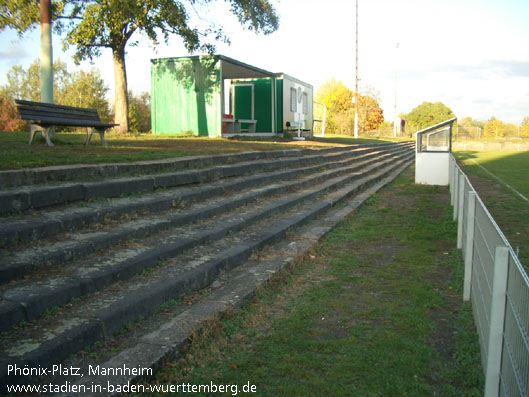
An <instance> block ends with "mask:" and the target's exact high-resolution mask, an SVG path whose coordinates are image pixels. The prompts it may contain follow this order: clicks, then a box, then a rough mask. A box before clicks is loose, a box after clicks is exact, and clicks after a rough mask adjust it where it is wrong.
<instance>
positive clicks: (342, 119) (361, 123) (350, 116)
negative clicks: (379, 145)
mask: <svg viewBox="0 0 529 397" xmlns="http://www.w3.org/2000/svg"><path fill="white" fill-rule="evenodd" d="M353 95H354V94H353V91H351V90H350V89H349V88H347V87H346V86H345V85H344V84H343V83H342V82H341V81H337V80H336V79H335V78H332V79H331V80H329V81H327V82H326V83H325V84H323V85H322V86H321V87H319V88H318V90H317V92H316V95H315V98H316V101H317V102H321V103H324V104H325V105H326V106H327V116H326V120H325V123H326V126H325V130H326V131H328V132H329V133H331V134H332V133H335V134H352V133H353V131H354V114H355V113H354V112H355V109H354V104H353ZM373 96H375V95H374V94H372V93H370V94H368V95H358V128H359V130H360V131H361V132H365V131H369V130H373V129H376V128H378V126H379V125H380V124H381V123H382V122H383V121H384V116H383V115H382V109H381V108H380V106H379V104H378V101H377V100H376V98H374V97H373Z"/></svg>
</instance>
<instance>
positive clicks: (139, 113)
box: [129, 91, 151, 133]
mask: <svg viewBox="0 0 529 397" xmlns="http://www.w3.org/2000/svg"><path fill="white" fill-rule="evenodd" d="M129 98H130V103H129V115H130V129H131V130H132V131H134V132H140V133H144V132H149V131H150V130H151V98H150V95H149V93H148V92H143V93H141V94H139V95H134V94H133V93H132V92H130V91H129Z"/></svg>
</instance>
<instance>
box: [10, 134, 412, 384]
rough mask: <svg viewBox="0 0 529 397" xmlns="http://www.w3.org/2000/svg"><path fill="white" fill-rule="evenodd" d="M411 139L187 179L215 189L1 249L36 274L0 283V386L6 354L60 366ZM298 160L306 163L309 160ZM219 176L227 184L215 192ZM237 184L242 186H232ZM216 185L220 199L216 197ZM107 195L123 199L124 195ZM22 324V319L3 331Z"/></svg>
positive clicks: (305, 217) (362, 181)
mask: <svg viewBox="0 0 529 397" xmlns="http://www.w3.org/2000/svg"><path fill="white" fill-rule="evenodd" d="M411 147H412V146H410V145H403V144H394V145H385V146H383V147H379V148H377V149H383V150H376V151H373V153H371V154H370V153H366V152H361V154H360V155H359V154H358V152H356V153H355V152H354V151H350V153H349V156H350V157H351V158H350V159H349V158H347V156H346V158H336V157H335V156H336V154H332V153H328V154H326V155H323V157H326V156H328V157H326V160H327V161H329V162H324V161H323V160H321V161H320V160H318V161H319V164H320V165H314V166H309V167H306V166H305V167H304V166H303V165H304V164H303V162H301V163H302V164H299V165H298V169H297V171H298V172H297V173H296V172H294V171H295V170H289V171H284V172H282V171H274V172H270V171H268V172H265V173H261V174H255V175H251V176H243V177H236V178H230V179H229V180H226V181H225V182H224V181H217V182H214V183H212V184H210V185H209V186H205V185H204V186H198V187H195V188H202V189H206V188H211V189H216V190H218V193H217V195H216V196H214V197H212V198H208V199H204V200H203V201H202V202H197V203H191V202H188V203H187V204H186V205H185V206H183V207H182V208H178V209H177V210H174V209H169V210H167V211H165V212H152V213H147V214H145V215H144V214H136V217H135V218H134V219H130V220H124V221H122V222H115V224H108V225H104V227H101V226H100V228H99V229H96V230H94V231H92V232H90V231H89V230H87V229H79V230H78V231H75V232H71V233H70V236H69V239H70V240H71V242H69V243H64V242H63V241H52V240H51V239H50V240H48V241H43V242H40V246H39V247H38V248H32V247H29V248H24V247H22V249H21V247H16V246H15V247H13V248H9V249H6V250H4V251H7V252H8V254H9V255H4V258H2V264H3V265H6V266H7V265H8V264H13V263H17V264H19V265H20V266H21V267H22V268H23V269H24V271H22V273H24V272H26V271H28V272H36V273H33V274H30V275H29V276H30V277H26V278H27V279H24V280H19V281H15V282H12V281H11V280H10V281H9V282H5V283H4V284H3V285H1V287H0V291H1V292H2V300H0V324H2V326H3V327H4V330H6V332H4V333H3V334H2V337H1V338H0V351H1V352H2V353H1V357H4V358H5V360H2V361H5V362H2V363H0V366H1V367H2V368H3V370H2V371H4V372H2V373H0V384H4V383H5V382H7V381H8V380H9V381H10V382H11V381H13V379H11V378H8V377H7V373H6V368H7V363H8V362H9V363H14V362H17V363H26V364H28V365H29V366H30V367H31V366H32V367H38V366H39V365H40V366H44V367H48V366H51V365H52V363H60V362H62V361H63V360H64V359H66V358H67V357H68V356H70V355H71V354H74V353H77V352H78V351H80V350H82V349H84V348H85V347H86V346H89V345H92V344H93V343H95V342H97V341H101V340H104V339H106V338H109V337H111V335H113V334H115V333H117V332H118V331H119V330H120V329H122V328H123V327H125V326H126V325H127V324H129V323H130V322H134V321H137V320H138V319H139V318H146V317H148V316H150V315H151V314H152V313H153V312H154V311H155V309H156V308H157V307H158V306H160V305H161V304H163V303H164V302H166V301H168V300H170V299H176V298H178V297H179V296H181V295H182V294H184V293H186V292H188V291H194V290H198V289H202V288H205V287H207V286H208V285H209V284H210V283H211V282H212V281H213V280H214V279H215V278H217V277H218V276H219V274H220V273H221V272H229V271H230V270H231V269H233V268H235V267H237V266H240V265H242V264H244V263H245V262H247V260H248V258H249V257H250V256H251V255H252V253H255V252H257V251H259V250H261V249H263V248H264V247H265V246H268V245H270V244H274V243H276V242H278V241H280V240H282V239H284V236H285V233H287V231H289V230H292V229H293V228H295V227H299V226H300V225H303V224H306V223H307V222H310V221H311V220H313V219H315V218H317V217H318V216H321V215H322V214H323V213H325V212H326V211H329V210H331V209H332V208H333V206H334V205H335V204H336V203H338V202H342V201H347V200H348V199H349V198H350V197H352V196H353V195H355V194H357V193H358V192H359V191H361V190H362V189H365V188H367V187H368V186H370V185H372V184H374V183H376V182H377V181H379V180H381V179H383V178H387V176H388V175H389V174H391V173H395V172H396V170H398V169H402V167H404V166H406V165H408V164H409V163H410V161H411V158H412V156H413V152H412V150H411ZM343 152H344V153H347V152H346V151H343ZM342 154H343V153H342ZM307 157H308V158H309V159H308V162H309V163H310V161H312V160H313V159H310V157H314V156H307ZM311 164H312V163H311ZM321 164H323V165H321ZM263 167H265V168H264V169H265V170H266V167H267V165H265V164H263ZM318 169H319V170H320V172H317V171H318ZM310 172H312V173H310ZM289 173H290V174H289ZM300 175H302V176H301V177H300ZM296 176H297V177H298V178H297V179H295V180H293V179H288V178H295V177H296ZM237 178H239V179H237ZM252 178H257V179H259V180H261V182H255V180H257V179H255V180H254V179H252ZM252 181H253V182H252ZM224 184H226V185H224ZM227 184H232V185H233V186H239V188H237V189H233V190H230V189H226V186H227ZM244 184H247V186H249V188H250V189H251V190H250V191H247V190H243V189H242V187H243V186H244ZM256 186H257V187H256ZM178 189H188V190H189V189H190V188H188V187H187V188H178ZM178 189H175V192H177V190H178ZM224 192H229V196H228V197H226V196H220V195H219V194H222V193H224ZM166 193H167V192H160V193H157V192H156V193H150V194H149V195H147V196H146V197H149V199H153V197H154V196H157V195H158V194H162V195H163V194H166ZM177 195H178V193H176V195H175V196H177ZM175 196H173V197H175ZM130 199H137V198H130ZM118 201H119V202H121V204H122V205H123V206H125V204H124V203H125V202H126V199H119V200H118ZM132 212H133V211H130V213H132ZM197 220H198V221H199V222H194V223H192V221H197ZM10 222H11V223H13V220H10ZM57 236H59V237H62V236H60V235H57ZM88 241H89V242H88ZM74 256H75V258H74ZM6 258H11V261H9V260H7V259H6ZM41 258H44V259H41ZM4 259H6V260H5V261H4ZM5 280H7V279H5ZM58 306H61V307H58ZM23 321H26V322H28V321H29V322H30V323H25V324H24V323H22V325H21V326H17V327H16V328H12V327H13V326H15V325H16V324H19V323H20V322H23Z"/></svg>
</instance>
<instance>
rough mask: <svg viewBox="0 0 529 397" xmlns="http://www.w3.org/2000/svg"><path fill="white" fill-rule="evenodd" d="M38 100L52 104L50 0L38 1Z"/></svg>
mask: <svg viewBox="0 0 529 397" xmlns="http://www.w3.org/2000/svg"><path fill="white" fill-rule="evenodd" d="M40 100H41V102H45V103H53V54H52V46H51V0H40Z"/></svg>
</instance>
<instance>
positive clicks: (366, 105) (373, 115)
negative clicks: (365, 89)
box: [358, 95, 384, 132]
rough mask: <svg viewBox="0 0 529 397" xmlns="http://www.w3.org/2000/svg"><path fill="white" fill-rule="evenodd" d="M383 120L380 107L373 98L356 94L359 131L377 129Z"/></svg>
mask: <svg viewBox="0 0 529 397" xmlns="http://www.w3.org/2000/svg"><path fill="white" fill-rule="evenodd" d="M383 122H384V115H383V113H382V109H381V107H380V105H379V104H378V102H377V100H376V99H375V98H372V97H370V96H364V95H359V96H358V126H359V129H360V131H362V132H365V131H371V130H375V129H377V128H378V127H379V126H380V125H381V124H382V123H383Z"/></svg>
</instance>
